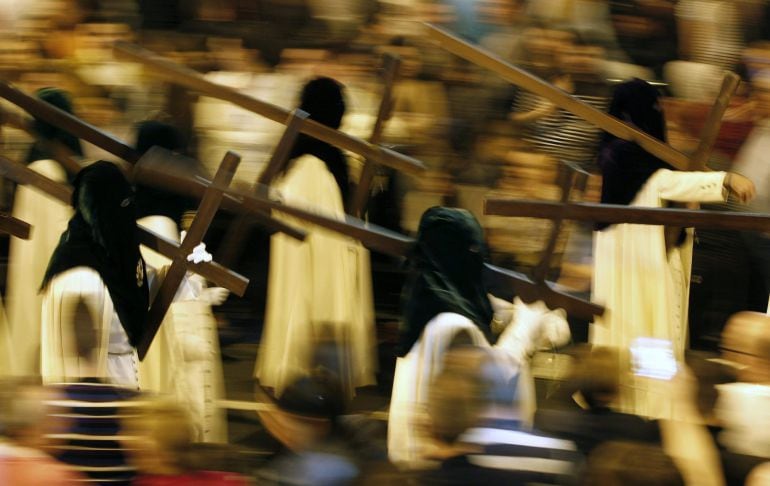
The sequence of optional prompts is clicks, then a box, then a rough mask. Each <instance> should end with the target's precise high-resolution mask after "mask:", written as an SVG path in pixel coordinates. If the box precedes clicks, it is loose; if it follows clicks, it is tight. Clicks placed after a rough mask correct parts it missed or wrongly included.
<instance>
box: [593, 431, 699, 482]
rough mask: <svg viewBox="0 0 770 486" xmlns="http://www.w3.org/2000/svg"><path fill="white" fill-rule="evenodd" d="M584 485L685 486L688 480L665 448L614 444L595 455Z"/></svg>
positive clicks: (602, 447) (624, 443) (608, 443)
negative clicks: (652, 485) (683, 476)
mask: <svg viewBox="0 0 770 486" xmlns="http://www.w3.org/2000/svg"><path fill="white" fill-rule="evenodd" d="M582 484H585V485H586V486H588V485H598V484H601V485H602V486H642V485H645V486H646V485H650V484H655V485H658V486H684V479H683V478H682V474H681V473H680V472H679V470H678V469H677V467H676V464H674V461H673V460H672V459H671V458H670V457H669V456H667V455H666V453H665V452H663V449H662V448H661V447H659V446H656V445H650V444H643V443H636V442H624V441H611V442H606V443H604V444H602V445H600V446H599V447H597V448H595V449H594V450H593V451H592V452H591V454H590V456H589V457H588V465H587V467H586V472H585V475H584V477H583V483H582Z"/></svg>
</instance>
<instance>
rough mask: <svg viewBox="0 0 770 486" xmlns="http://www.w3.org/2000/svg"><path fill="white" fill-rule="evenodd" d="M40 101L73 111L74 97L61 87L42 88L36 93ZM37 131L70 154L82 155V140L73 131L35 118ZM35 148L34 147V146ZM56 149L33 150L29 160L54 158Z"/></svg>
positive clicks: (47, 140)
mask: <svg viewBox="0 0 770 486" xmlns="http://www.w3.org/2000/svg"><path fill="white" fill-rule="evenodd" d="M35 94H36V96H37V98H38V99H39V100H40V101H44V102H46V103H48V104H50V105H53V106H54V107H56V108H58V109H60V110H62V111H64V112H66V113H68V114H72V113H73V108H72V99H71V98H70V96H69V94H68V93H67V92H66V91H64V90H62V89H59V88H42V89H40V90H38V91H37V93H35ZM34 129H35V132H36V133H37V134H38V135H39V136H40V138H41V139H43V140H44V141H46V143H48V144H60V145H61V146H62V147H64V148H65V149H66V150H67V151H69V152H70V154H68V155H75V156H82V155H83V148H82V147H81V145H80V140H79V139H78V138H77V137H75V136H74V135H72V134H71V133H69V132H67V131H65V130H62V129H61V128H59V127H57V126H56V125H52V124H50V123H48V122H46V121H43V120H40V119H38V118H35V121H34ZM33 148H34V147H33ZM53 151H55V147H51V146H42V147H38V149H37V150H32V151H31V152H30V154H28V159H30V160H28V162H34V160H40V159H43V158H46V157H47V158H52V157H53V155H54V153H53Z"/></svg>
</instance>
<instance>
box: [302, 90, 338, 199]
mask: <svg viewBox="0 0 770 486" xmlns="http://www.w3.org/2000/svg"><path fill="white" fill-rule="evenodd" d="M299 108H300V109H301V110H303V111H305V112H307V113H308V114H309V118H310V119H312V120H315V121H317V122H318V123H321V124H323V125H326V126H328V127H331V128H334V129H337V128H339V127H340V124H341V123H342V116H343V115H344V114H345V97H344V93H343V87H342V85H341V84H340V83H338V82H337V81H335V80H333V79H331V78H323V77H322V78H316V79H313V80H312V81H310V82H308V83H307V84H306V85H305V87H304V88H303V89H302V94H301V96H300V106H299ZM305 154H309V155H314V156H316V157H318V158H319V159H321V160H322V161H323V162H324V163H325V164H326V167H327V168H328V169H329V172H331V174H332V175H333V176H334V180H336V181H337V185H338V186H339V187H340V193H341V194H342V201H343V202H344V203H347V201H348V196H349V192H350V180H349V178H348V163H347V159H346V158H345V154H343V153H342V151H341V150H340V149H338V148H337V147H335V146H333V145H330V144H328V143H326V142H323V141H321V140H317V139H315V138H313V137H311V136H309V135H305V134H304V133H301V134H299V135H298V136H297V140H296V142H295V143H294V148H293V149H292V152H291V155H290V159H295V158H297V157H300V156H302V155H305Z"/></svg>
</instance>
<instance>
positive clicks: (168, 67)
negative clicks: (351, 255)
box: [114, 42, 425, 176]
mask: <svg viewBox="0 0 770 486" xmlns="http://www.w3.org/2000/svg"><path fill="white" fill-rule="evenodd" d="M114 52H115V55H116V57H118V58H121V59H124V60H127V61H132V62H136V63H139V64H141V65H142V66H144V67H145V68H147V69H148V70H149V71H151V72H152V73H154V74H155V75H157V76H158V77H160V78H161V79H163V80H165V81H167V82H169V83H174V84H180V85H183V86H186V87H187V88H189V89H192V90H195V91H198V92H200V93H202V94H204V95H206V96H210V97H212V98H217V99H221V100H224V101H228V102H230V103H233V104H234V105H237V106H240V107H241V108H244V109H246V110H248V111H251V112H253V113H257V114H259V115H261V116H264V117H265V118H268V119H270V120H273V121H275V122H278V123H285V121H286V119H287V118H288V116H289V111H288V110H286V109H284V108H281V107H280V106H277V105H273V104H271V103H268V102H266V101H262V100H260V99H257V98H254V97H252V96H248V95H246V94H244V93H240V92H238V91H236V90H234V89H232V88H229V87H227V86H223V85H221V84H217V83H213V82H211V81H209V80H207V79H206V78H205V77H203V75H201V74H200V73H198V72H196V71H193V70H192V69H189V68H187V67H184V66H180V65H179V64H176V63H174V62H172V61H169V60H168V59H165V58H163V57H161V56H159V55H157V54H155V53H153V52H151V51H148V50H147V49H143V48H141V47H139V46H137V45H134V44H129V43H126V42H117V43H115V49H114ZM300 131H301V132H302V133H305V134H307V135H310V136H311V137H314V138H317V139H319V140H323V141H324V142H327V143H329V144H331V145H334V146H336V147H340V148H342V149H345V150H348V151H350V152H353V153H357V154H360V155H362V156H363V157H364V158H365V159H367V160H375V161H377V162H378V163H380V164H382V165H385V166H387V167H392V168H394V169H396V170H399V171H401V172H404V173H406V174H410V175H414V176H416V175H419V174H421V173H423V172H424V171H425V165H424V164H423V163H422V162H420V161H419V160H417V159H413V158H411V157H407V156H406V155H403V154H400V153H398V152H395V151H393V150H390V149H387V148H384V147H380V146H378V145H374V144H372V143H369V142H367V141H365V140H362V139H360V138H358V137H354V136H352V135H348V134H347V133H344V132H341V131H339V130H335V129H333V128H330V127H327V126H326V125H323V124H321V123H318V122H316V121H314V120H310V119H308V120H304V121H303V122H302V123H301V124H300Z"/></svg>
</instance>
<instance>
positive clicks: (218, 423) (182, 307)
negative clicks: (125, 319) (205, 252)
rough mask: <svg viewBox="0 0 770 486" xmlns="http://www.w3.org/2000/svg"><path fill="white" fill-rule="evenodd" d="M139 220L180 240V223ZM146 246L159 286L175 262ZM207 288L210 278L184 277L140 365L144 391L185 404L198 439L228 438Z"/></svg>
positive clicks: (155, 218)
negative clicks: (178, 227)
mask: <svg viewBox="0 0 770 486" xmlns="http://www.w3.org/2000/svg"><path fill="white" fill-rule="evenodd" d="M138 224H139V225H140V226H142V227H144V228H148V229H150V230H152V231H154V232H155V233H157V234H159V235H161V236H164V237H166V238H168V239H170V240H173V241H176V242H178V241H179V231H178V229H177V225H176V223H175V222H174V221H172V220H171V219H170V218H167V217H165V216H149V217H146V218H142V219H141V220H139V221H138ZM141 251H142V257H143V258H144V260H145V262H146V263H147V266H148V267H149V268H154V269H158V270H157V274H158V277H159V278H157V279H155V282H157V284H158V286H159V284H160V282H161V281H162V278H163V276H164V275H165V272H166V270H167V269H168V266H169V265H170V264H171V261H170V260H169V259H168V258H166V257H165V256H163V255H160V254H158V253H156V252H155V251H153V250H150V249H149V248H147V247H145V246H142V247H141ZM155 282H153V283H155ZM155 286H156V285H153V287H155ZM204 288H205V282H204V281H203V279H202V278H199V277H197V276H189V275H188V277H186V278H185V279H184V280H183V282H182V285H180V287H179V290H178V291H177V294H176V297H175V299H174V302H173V303H172V304H171V308H170V309H169V311H168V313H167V314H166V318H165V319H164V320H163V323H162V324H161V326H160V329H159V330H158V333H157V334H156V335H155V338H154V339H153V342H152V345H150V349H149V350H148V352H147V355H146V356H145V358H144V361H142V363H141V364H140V367H139V368H140V375H139V376H140V385H141V389H142V391H150V392H154V393H160V394H165V395H169V396H172V397H173V399H175V400H176V401H178V402H179V403H181V404H182V405H183V406H184V407H185V408H186V409H187V410H188V411H189V413H190V415H191V418H192V420H193V423H194V425H195V429H196V441H199V442H222V443H224V442H227V417H226V411H225V410H224V409H223V408H221V407H220V405H219V401H220V400H223V399H224V398H225V386H224V375H223V372H222V358H221V356H220V351H219V333H218V328H217V322H216V319H215V318H214V315H213V314H212V312H211V306H210V305H209V304H208V303H207V302H203V301H201V300H200V296H201V293H202V292H203V290H204Z"/></svg>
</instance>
